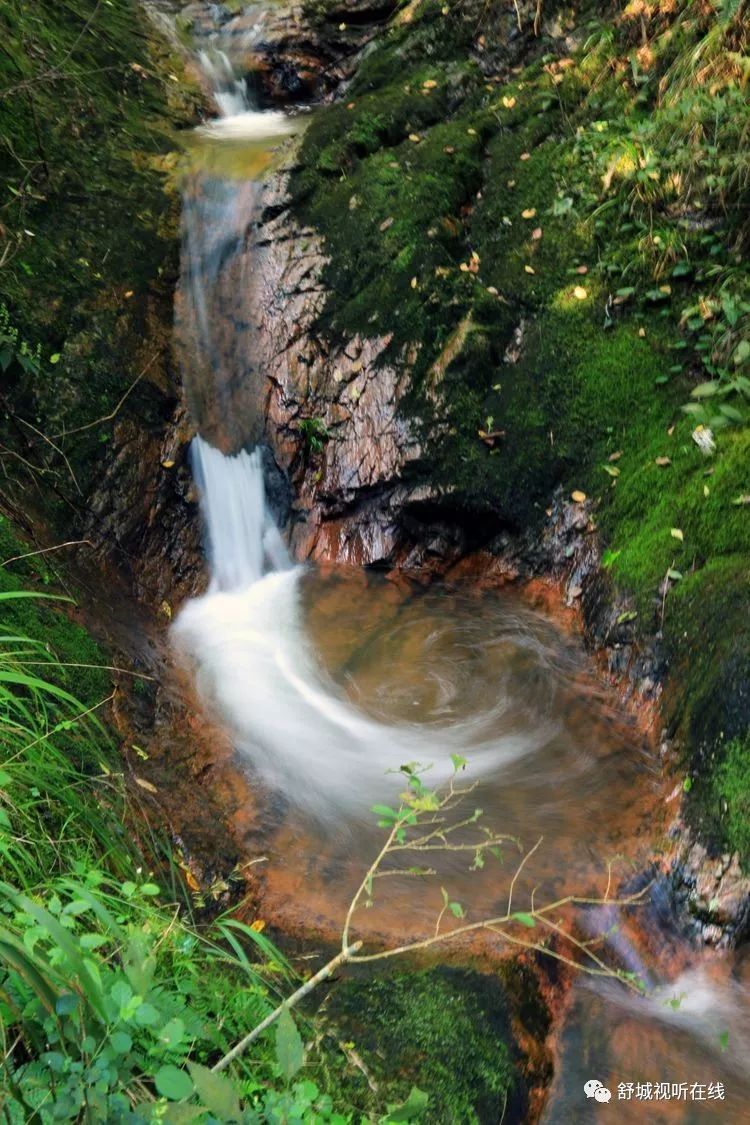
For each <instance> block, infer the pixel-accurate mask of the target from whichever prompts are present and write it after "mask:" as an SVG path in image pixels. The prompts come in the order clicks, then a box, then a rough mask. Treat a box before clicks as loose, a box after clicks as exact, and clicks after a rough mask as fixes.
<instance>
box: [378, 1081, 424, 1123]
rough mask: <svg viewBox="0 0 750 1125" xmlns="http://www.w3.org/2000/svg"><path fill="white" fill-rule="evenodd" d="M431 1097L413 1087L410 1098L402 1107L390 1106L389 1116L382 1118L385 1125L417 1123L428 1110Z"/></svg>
mask: <svg viewBox="0 0 750 1125" xmlns="http://www.w3.org/2000/svg"><path fill="white" fill-rule="evenodd" d="M429 1100H430V1099H429V1095H427V1094H425V1093H424V1091H423V1090H418V1089H417V1087H416V1086H412V1088H411V1092H410V1093H409V1097H408V1098H407V1099H406V1101H405V1102H403V1103H402V1104H401V1105H389V1106H388V1116H387V1117H384V1118H381V1120H382V1122H383V1125H397V1123H399V1125H401V1123H403V1122H409V1121H417V1120H419V1118H420V1117H421V1116H422V1114H423V1113H424V1111H425V1110H426V1109H427V1105H428V1102H429Z"/></svg>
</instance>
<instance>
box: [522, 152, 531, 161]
mask: <svg viewBox="0 0 750 1125" xmlns="http://www.w3.org/2000/svg"><path fill="white" fill-rule="evenodd" d="M519 160H531V153H530V152H522V153H521V155H520V157H519Z"/></svg>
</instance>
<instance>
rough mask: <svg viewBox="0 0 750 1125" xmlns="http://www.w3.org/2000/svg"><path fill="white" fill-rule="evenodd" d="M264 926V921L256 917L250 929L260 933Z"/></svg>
mask: <svg viewBox="0 0 750 1125" xmlns="http://www.w3.org/2000/svg"><path fill="white" fill-rule="evenodd" d="M265 928H266V923H265V922H264V921H263V920H262V919H261V918H256V919H255V921H254V922H253V923H252V924H251V926H250V929H251V930H254V931H255V933H256V934H262V933H263V931H264V930H265Z"/></svg>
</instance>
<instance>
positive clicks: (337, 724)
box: [172, 437, 557, 822]
mask: <svg viewBox="0 0 750 1125" xmlns="http://www.w3.org/2000/svg"><path fill="white" fill-rule="evenodd" d="M192 460H193V469H194V473H195V478H196V482H197V485H198V488H199V491H200V502H201V511H202V515H203V522H204V527H205V530H206V538H207V548H208V557H209V562H210V568H211V582H210V586H209V590H208V593H207V594H206V595H204V596H203V597H202V598H195V599H193V600H192V601H190V602H188V603H187V604H186V605H185V606H184V607H183V609H182V611H181V612H180V614H179V616H178V618H177V620H176V621H175V623H174V626H173V630H172V635H173V639H174V641H175V643H176V646H177V649H178V652H180V653H181V654H182V655H183V656H184V657H187V658H188V659H189V661H190V663H191V664H192V666H193V668H194V671H195V674H196V678H197V683H198V687H199V689H200V691H201V693H202V695H203V697H204V698H205V700H206V701H207V703H208V704H209V705H210V706H211V707H212V708H213V710H214V712H215V713H216V714H217V715H218V717H219V718H220V719H221V720H222V722H223V723H224V725H225V726H226V727H227V729H228V730H229V731H230V733H231V735H232V739H233V742H234V744H235V746H236V748H237V750H238V751H239V752H240V754H242V755H243V756H244V757H245V758H246V759H247V760H248V761H249V762H250V763H251V764H252V765H253V767H254V769H255V770H256V771H257V773H258V774H259V775H260V776H261V777H262V778H263V779H264V781H265V782H266V783H267V784H268V785H269V786H270V787H271V788H273V789H276V790H279V791H281V792H283V793H284V794H285V795H286V796H287V798H288V799H290V800H291V801H293V802H294V803H295V804H296V805H297V806H299V807H302V808H304V809H305V810H306V811H307V812H308V813H309V814H310V815H312V816H313V817H314V818H315V819H316V820H318V821H320V822H330V821H332V820H335V819H340V818H341V815H342V813H345V812H354V811H356V812H357V813H358V814H361V813H362V812H363V811H364V810H366V809H367V807H368V806H369V804H371V803H372V801H373V800H377V798H378V796H379V795H380V794H382V793H383V792H388V791H389V790H392V789H393V787H394V785H397V784H398V782H397V781H394V780H393V778H391V780H390V781H389V779H388V778H387V776H386V775H387V774H389V773H390V774H396V775H397V774H398V770H399V767H400V766H401V765H402V763H404V762H409V761H420V762H424V763H434V769H433V771H432V773H431V778H432V780H433V781H435V782H437V781H438V780H440V778H444V777H445V776H446V775H447V774H448V773H450V772H451V769H452V766H451V760H450V755H451V754H452V753H459V754H461V753H464V752H466V753H470V754H471V763H472V774H473V775H474V776H476V775H477V774H481V773H484V772H492V771H494V770H496V769H498V768H499V767H501V766H503V765H507V764H508V763H510V762H512V761H513V760H515V759H517V758H518V757H521V756H523V755H525V754H528V753H531V752H533V751H534V750H536V749H538V748H539V746H540V745H542V744H543V743H544V742H545V741H546V740H547V739H548V738H550V737H551V736H552V734H553V733H554V731H555V729H556V725H557V724H556V723H555V722H554V721H553V722H547V721H545V720H541V721H540V722H539V724H538V725H537V727H536V728H535V729H534V730H529V731H519V730H517V729H513V726H512V725H510V727H509V728H508V729H506V730H505V731H504V732H503V730H502V726H503V723H502V719H503V715H504V713H505V711H506V708H507V706H508V700H507V699H506V698H505V697H504V696H503V694H502V693H501V692H498V693H497V695H496V696H495V697H494V698H493V699H491V700H488V701H487V703H486V706H485V707H484V708H480V709H479V710H478V711H477V712H476V713H474V714H473V715H472V716H471V717H470V718H464V719H462V720H461V721H458V722H455V723H448V724H446V725H445V726H443V727H441V728H437V727H432V728H429V729H427V728H421V727H419V726H418V725H415V724H411V723H386V722H382V721H378V720H376V719H373V718H370V717H369V716H367V715H366V714H364V713H363V712H362V711H360V709H359V708H358V707H356V706H355V704H353V703H352V702H351V701H350V700H349V699H348V698H347V696H346V694H345V693H344V692H343V691H342V689H341V688H340V687H339V686H338V685H337V684H336V683H334V681H333V680H332V678H331V677H330V676H329V675H328V674H327V672H326V671H325V669H324V668H323V667H322V666H321V664H320V662H319V660H318V658H317V655H316V653H315V651H314V649H313V646H312V645H311V643H310V640H309V637H308V635H307V631H306V628H305V621H304V612H303V607H302V604H301V594H300V580H301V578H302V575H303V573H304V570H305V568H304V567H302V566H293V565H291V564H290V562H289V559H288V557H287V554H286V551H285V550H284V546H283V543H282V541H281V536H280V533H279V530H278V528H277V527H276V525H275V523H274V521H273V518H272V517H271V515H270V513H269V511H268V508H267V506H266V501H265V494H264V485H263V467H262V460H261V453H260V450H258V449H256V450H255V451H254V452H252V453H247V452H244V451H243V452H241V453H239V454H237V455H236V456H225V455H224V454H223V453H221V452H220V451H219V450H218V449H214V448H212V447H211V446H210V445H209V444H208V443H207V442H206V441H205V440H204V439H202V438H200V437H197V438H196V439H195V440H194V442H193V447H192Z"/></svg>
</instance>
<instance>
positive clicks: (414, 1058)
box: [326, 968, 546, 1125]
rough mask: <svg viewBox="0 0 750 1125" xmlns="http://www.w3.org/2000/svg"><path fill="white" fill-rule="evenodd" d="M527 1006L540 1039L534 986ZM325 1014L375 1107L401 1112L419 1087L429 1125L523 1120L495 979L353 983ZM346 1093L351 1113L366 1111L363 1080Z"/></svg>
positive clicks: (440, 972)
mask: <svg viewBox="0 0 750 1125" xmlns="http://www.w3.org/2000/svg"><path fill="white" fill-rule="evenodd" d="M524 996H525V1003H526V1006H527V1007H530V1006H532V1004H533V1001H532V999H531V998H532V997H536V1006H537V1008H538V1009H539V1012H538V1013H537V1015H538V1016H539V1018H540V1019H541V1026H540V1027H539V1028H537V1030H538V1031H539V1032H540V1037H541V1036H543V1034H544V1032H545V1030H546V1016H545V1014H544V1006H543V1004H542V1003H541V1001H540V1000H539V997H538V995H537V992H536V990H535V988H534V986H533V982H531V981H527V982H526V983H525V987H524ZM326 1012H327V1016H328V1018H329V1019H330V1020H331V1022H332V1024H333V1025H334V1026H335V1028H336V1034H337V1035H338V1036H339V1037H341V1038H343V1039H345V1040H351V1041H353V1043H354V1046H355V1048H356V1050H357V1051H358V1052H359V1054H360V1055H361V1056H362V1058H363V1060H364V1063H365V1066H366V1067H367V1069H368V1071H369V1072H370V1074H371V1075H372V1077H373V1078H374V1081H375V1084H376V1085H377V1086H378V1098H379V1099H380V1101H381V1103H382V1101H386V1102H389V1103H393V1102H401V1101H403V1100H405V1098H406V1097H407V1096H408V1094H409V1091H410V1089H411V1088H412V1086H417V1087H418V1088H419V1089H420V1090H423V1091H424V1092H425V1093H427V1094H428V1095H429V1099H430V1100H429V1105H428V1108H427V1111H426V1119H427V1120H429V1121H430V1122H434V1123H435V1125H455V1123H457V1122H459V1121H460V1122H462V1123H464V1122H465V1123H466V1125H470V1123H472V1122H473V1123H476V1125H485V1123H486V1125H489V1123H490V1122H492V1123H493V1125H494V1123H495V1122H497V1121H498V1120H501V1119H502V1120H503V1121H506V1122H513V1121H521V1120H523V1115H524V1111H525V1108H526V1104H527V1101H526V1094H527V1091H526V1086H525V1080H524V1078H523V1076H522V1067H521V1063H522V1061H523V1060H522V1055H521V1052H520V1050H519V1048H518V1046H517V1044H516V1042H515V1040H514V1036H513V1030H512V1012H511V1008H510V1004H509V1001H508V997H507V994H506V992H505V990H504V988H503V985H502V984H501V982H500V980H499V979H498V978H494V977H491V976H485V975H483V974H480V973H477V972H473V971H470V970H466V969H453V968H436V969H427V970H419V971H411V972H408V971H407V972H403V971H400V972H396V973H393V974H390V973H389V974H387V975H385V976H383V977H377V978H374V979H369V980H350V981H347V982H345V983H343V984H341V985H339V986H338V988H337V989H336V990H335V992H334V993H333V996H332V998H331V1000H330V1001H329V1003H328V1004H327V1005H326ZM526 1015H528V1012H527V1013H526ZM349 1086H350V1087H351V1088H350V1089H347V1091H346V1093H347V1096H348V1098H349V1100H350V1101H351V1102H352V1104H356V1105H362V1104H363V1099H365V1100H369V1101H372V1094H371V1093H370V1092H369V1091H368V1090H367V1084H366V1082H365V1080H364V1078H362V1077H361V1076H359V1077H357V1078H352V1079H350V1080H349Z"/></svg>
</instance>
